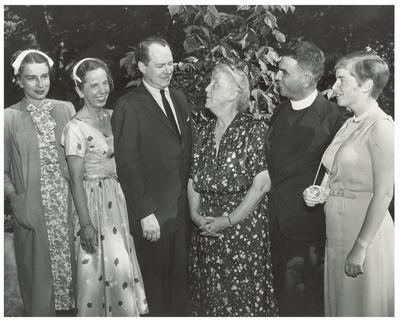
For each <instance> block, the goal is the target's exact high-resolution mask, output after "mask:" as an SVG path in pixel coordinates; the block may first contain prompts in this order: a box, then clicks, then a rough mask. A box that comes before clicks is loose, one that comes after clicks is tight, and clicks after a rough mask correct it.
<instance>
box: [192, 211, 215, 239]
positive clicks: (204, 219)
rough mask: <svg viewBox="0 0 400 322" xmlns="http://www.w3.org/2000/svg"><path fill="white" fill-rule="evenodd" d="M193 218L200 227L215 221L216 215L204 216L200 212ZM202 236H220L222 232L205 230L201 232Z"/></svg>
mask: <svg viewBox="0 0 400 322" xmlns="http://www.w3.org/2000/svg"><path fill="white" fill-rule="evenodd" d="M192 220H193V222H194V224H195V225H196V226H197V227H198V228H199V229H200V230H202V229H201V227H204V226H205V225H207V224H208V223H210V222H212V221H214V217H203V216H200V215H199V214H194V215H193V216H192ZM201 235H202V236H210V237H220V236H221V234H215V233H211V232H205V231H204V230H203V231H202V232H201Z"/></svg>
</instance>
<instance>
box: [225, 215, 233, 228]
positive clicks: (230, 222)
mask: <svg viewBox="0 0 400 322" xmlns="http://www.w3.org/2000/svg"><path fill="white" fill-rule="evenodd" d="M226 217H227V218H228V221H229V226H231V227H232V226H233V225H232V221H231V217H229V215H228V216H226Z"/></svg>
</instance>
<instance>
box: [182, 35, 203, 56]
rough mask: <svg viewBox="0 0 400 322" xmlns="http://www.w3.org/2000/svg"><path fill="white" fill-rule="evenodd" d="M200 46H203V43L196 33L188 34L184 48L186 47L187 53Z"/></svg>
mask: <svg viewBox="0 0 400 322" xmlns="http://www.w3.org/2000/svg"><path fill="white" fill-rule="evenodd" d="M200 47H202V45H201V43H200V42H199V41H198V40H197V39H196V37H195V36H194V35H188V36H187V37H186V39H185V41H184V42H183V48H184V49H185V51H186V53H187V54H190V53H192V52H194V51H195V50H197V49H199V48H200Z"/></svg>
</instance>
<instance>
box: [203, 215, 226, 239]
mask: <svg viewBox="0 0 400 322" xmlns="http://www.w3.org/2000/svg"><path fill="white" fill-rule="evenodd" d="M205 218H206V219H207V221H208V222H207V223H206V224H204V225H202V226H200V227H199V228H200V229H201V230H202V231H203V232H202V233H201V234H202V235H206V234H212V235H218V236H219V235H222V234H220V231H222V230H224V229H225V228H227V227H229V226H230V223H229V220H228V217H227V216H219V217H205Z"/></svg>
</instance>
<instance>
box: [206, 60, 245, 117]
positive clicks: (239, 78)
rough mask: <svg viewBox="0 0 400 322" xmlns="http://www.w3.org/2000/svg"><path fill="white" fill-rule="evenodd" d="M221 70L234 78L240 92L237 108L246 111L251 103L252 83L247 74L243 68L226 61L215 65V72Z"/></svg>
mask: <svg viewBox="0 0 400 322" xmlns="http://www.w3.org/2000/svg"><path fill="white" fill-rule="evenodd" d="M219 72H222V73H225V74H227V75H229V76H230V78H231V79H232V80H233V83H234V84H235V86H236V88H237V91H238V94H239V95H238V97H237V99H236V104H237V108H238V110H239V111H240V112H246V111H247V110H248V108H249V103H250V84H249V79H248V77H247V75H246V74H245V73H244V72H243V71H242V70H240V69H238V68H236V67H235V66H233V65H229V64H226V63H219V64H217V65H215V67H214V70H213V73H219Z"/></svg>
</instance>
